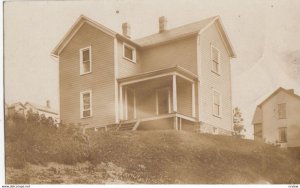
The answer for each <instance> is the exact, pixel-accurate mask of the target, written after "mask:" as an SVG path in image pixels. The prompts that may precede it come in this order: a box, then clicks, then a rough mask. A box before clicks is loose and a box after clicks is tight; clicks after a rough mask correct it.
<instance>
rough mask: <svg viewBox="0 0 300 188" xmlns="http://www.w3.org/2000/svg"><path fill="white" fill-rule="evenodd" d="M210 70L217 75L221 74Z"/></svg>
mask: <svg viewBox="0 0 300 188" xmlns="http://www.w3.org/2000/svg"><path fill="white" fill-rule="evenodd" d="M211 72H212V73H214V74H216V75H218V76H221V74H220V73H217V72H216V71H213V70H211Z"/></svg>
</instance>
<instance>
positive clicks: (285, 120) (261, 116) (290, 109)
mask: <svg viewBox="0 0 300 188" xmlns="http://www.w3.org/2000/svg"><path fill="white" fill-rule="evenodd" d="M252 124H253V126H254V140H258V141H264V142H266V143H272V144H279V145H281V146H282V147H299V146H300V96H298V95H296V94H295V93H294V90H287V89H284V88H281V87H280V88H278V89H277V90H276V91H274V92H273V93H272V94H271V95H270V96H269V97H268V98H266V99H265V100H264V101H262V102H261V103H260V104H259V105H258V106H257V108H256V111H255V114H254V117H253V121H252Z"/></svg>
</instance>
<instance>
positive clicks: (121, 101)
mask: <svg viewBox="0 0 300 188" xmlns="http://www.w3.org/2000/svg"><path fill="white" fill-rule="evenodd" d="M119 110H120V120H123V86H120V109H119Z"/></svg>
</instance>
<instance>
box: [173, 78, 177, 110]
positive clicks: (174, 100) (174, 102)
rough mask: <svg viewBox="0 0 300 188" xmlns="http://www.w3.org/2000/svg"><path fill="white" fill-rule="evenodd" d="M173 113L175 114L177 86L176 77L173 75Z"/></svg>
mask: <svg viewBox="0 0 300 188" xmlns="http://www.w3.org/2000/svg"><path fill="white" fill-rule="evenodd" d="M173 112H177V84H176V75H175V74H174V75H173Z"/></svg>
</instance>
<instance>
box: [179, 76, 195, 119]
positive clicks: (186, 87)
mask: <svg viewBox="0 0 300 188" xmlns="http://www.w3.org/2000/svg"><path fill="white" fill-rule="evenodd" d="M177 108H178V113H180V114H184V115H187V116H190V117H191V116H192V84H191V83H190V82H187V81H185V80H182V79H178V81H177Z"/></svg>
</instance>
